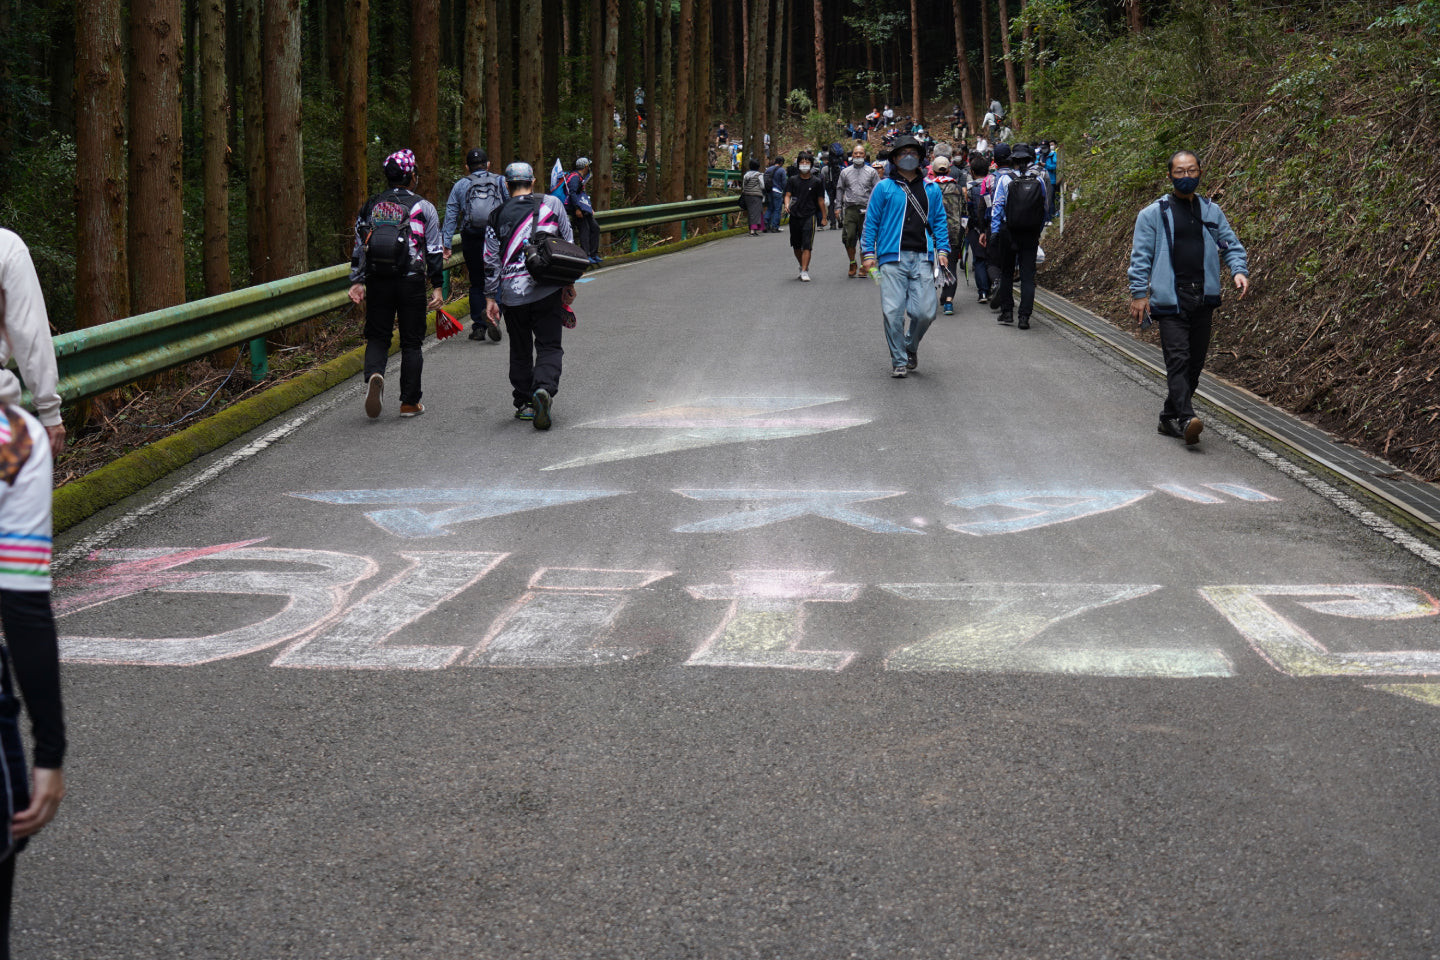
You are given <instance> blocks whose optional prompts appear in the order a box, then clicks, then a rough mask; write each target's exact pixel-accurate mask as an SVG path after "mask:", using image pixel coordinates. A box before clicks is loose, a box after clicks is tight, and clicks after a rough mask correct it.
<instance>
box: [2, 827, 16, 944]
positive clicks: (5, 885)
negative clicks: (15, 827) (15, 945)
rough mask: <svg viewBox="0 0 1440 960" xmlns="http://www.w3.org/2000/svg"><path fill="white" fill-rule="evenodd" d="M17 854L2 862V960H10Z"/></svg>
mask: <svg viewBox="0 0 1440 960" xmlns="http://www.w3.org/2000/svg"><path fill="white" fill-rule="evenodd" d="M15 856H16V855H15V854H14V853H11V854H10V856H8V857H6V858H5V859H4V860H0V960H10V901H11V900H12V899H14V896H15Z"/></svg>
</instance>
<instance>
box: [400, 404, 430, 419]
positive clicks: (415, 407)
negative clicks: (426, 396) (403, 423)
mask: <svg viewBox="0 0 1440 960" xmlns="http://www.w3.org/2000/svg"><path fill="white" fill-rule="evenodd" d="M424 412H425V404H423V403H402V404H400V416H402V417H418V416H420V414H422V413H424Z"/></svg>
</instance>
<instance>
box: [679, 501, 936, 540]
mask: <svg viewBox="0 0 1440 960" xmlns="http://www.w3.org/2000/svg"><path fill="white" fill-rule="evenodd" d="M675 492H676V493H678V494H680V496H682V497H688V498H689V499H691V500H705V501H727V500H733V501H739V502H743V503H754V504H761V506H760V507H759V508H758V509H754V510H741V511H738V512H736V513H727V514H725V515H723V516H719V517H714V518H712V519H710V520H701V521H699V522H697V523H687V524H684V525H682V526H679V527H676V528H675V532H676V533H735V532H737V531H740V530H754V529H756V528H758V527H765V526H769V525H770V524H772V523H781V522H783V521H785V520H796V519H799V518H800V517H820V518H823V519H826V520H836V521H839V522H840V523H843V524H845V525H846V526H851V527H856V528H858V529H860V530H865V531H867V532H869V533H919V534H923V531H921V530H915V529H912V528H910V527H905V526H901V525H900V524H898V523H891V522H890V521H889V520H882V519H880V518H879V517H874V516H871V515H870V514H868V513H862V512H860V511H859V510H852V509H851V508H850V505H851V504H853V503H868V502H869V501H872V500H886V499H889V498H890V497H898V496H902V495H903V494H904V491H903V490H676V491H675ZM765 504H771V505H770V506H765Z"/></svg>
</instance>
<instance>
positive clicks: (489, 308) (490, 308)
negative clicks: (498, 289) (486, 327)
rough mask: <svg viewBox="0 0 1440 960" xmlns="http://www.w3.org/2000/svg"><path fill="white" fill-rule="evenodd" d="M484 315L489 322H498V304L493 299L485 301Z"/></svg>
mask: <svg viewBox="0 0 1440 960" xmlns="http://www.w3.org/2000/svg"><path fill="white" fill-rule="evenodd" d="M485 316H486V317H488V318H489V320H490V322H491V323H499V322H500V304H498V303H496V302H495V301H494V300H491V301H489V302H488V303H486V304H485Z"/></svg>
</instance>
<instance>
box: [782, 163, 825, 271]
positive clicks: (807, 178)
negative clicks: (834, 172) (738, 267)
mask: <svg viewBox="0 0 1440 960" xmlns="http://www.w3.org/2000/svg"><path fill="white" fill-rule="evenodd" d="M781 207H782V209H783V210H785V211H787V212H788V213H789V214H790V249H792V250H794V251H795V262H796V263H798V264H800V279H801V280H803V281H804V282H806V283H809V282H810V254H811V251H812V250H813V249H814V246H815V227H816V224H819V225H820V226H822V227H823V226H824V225H825V184H824V182H823V181H822V180H821V179H820V177H818V176H816V175H815V157H814V155H813V154H811V153H810V151H809V150H802V151H800V155H799V156H798V157H796V176H795V178H794V179H787V180H786V181H785V200H784V203H783V204H782V205H781Z"/></svg>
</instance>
